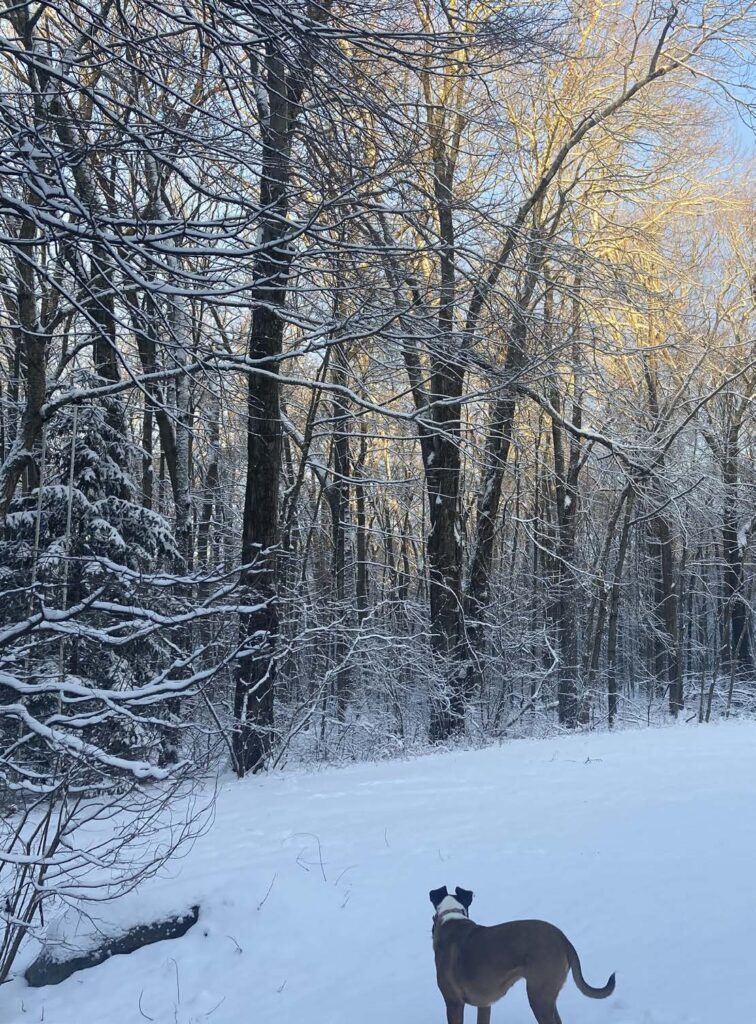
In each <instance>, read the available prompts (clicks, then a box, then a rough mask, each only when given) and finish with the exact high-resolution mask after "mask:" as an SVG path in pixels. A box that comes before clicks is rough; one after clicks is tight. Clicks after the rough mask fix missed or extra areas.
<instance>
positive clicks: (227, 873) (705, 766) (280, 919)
mask: <svg viewBox="0 0 756 1024" xmlns="http://www.w3.org/2000/svg"><path fill="white" fill-rule="evenodd" d="M755 798H756V723H748V722H739V723H736V722H733V723H723V724H720V725H709V726H698V725H694V724H690V725H677V726H673V727H669V728H663V729H646V730H637V731H629V732H624V733H617V734H608V733H593V734H587V735H575V736H566V737H559V738H556V739H549V740H538V741H533V740H520V741H516V742H511V743H506V744H504V745H502V746H499V747H495V748H489V749H485V750H477V751H458V752H452V753H439V754H433V755H429V756H426V757H420V758H416V759H414V760H411V761H391V762H384V763H380V764H366V765H357V766H353V767H349V768H342V769H333V768H332V769H327V770H323V771H321V772H314V773H296V772H291V773H281V774H274V775H271V776H268V777H264V778H250V779H246V780H245V781H243V782H237V781H234V780H231V779H228V780H226V781H225V782H224V783H223V785H222V786H221V789H220V793H219V796H218V803H217V813H216V818H215V822H214V825H213V827H212V828H211V830H210V831H209V832H208V833H207V834H206V835H204V836H203V837H202V838H201V839H199V840H198V841H197V843H196V845H195V846H194V848H193V849H192V851H191V852H190V853H189V854H188V855H187V856H186V857H184V858H183V859H180V860H178V861H177V862H175V863H173V864H172V865H171V866H170V867H169V869H168V870H167V871H166V872H165V873H164V876H163V877H160V878H153V879H151V880H149V881H148V882H146V883H145V884H144V886H143V887H142V888H141V889H140V890H139V892H138V894H134V895H132V896H130V897H128V898H127V899H126V900H122V901H117V902H114V903H112V904H110V903H106V904H103V905H99V906H97V907H95V908H94V913H95V915H96V916H99V917H101V918H102V919H103V927H104V928H106V929H107V930H111V929H112V928H113V927H114V923H118V922H128V923H135V922H134V918H135V917H136V918H138V917H140V915H141V916H142V917H143V919H144V920H149V919H150V917H151V916H152V915H154V914H155V913H156V912H158V911H159V912H160V913H162V912H163V911H164V910H166V909H170V908H174V909H177V910H180V909H183V908H185V907H186V906H188V905H190V904H191V903H194V902H197V903H199V904H200V905H201V912H200V919H199V922H198V924H197V925H195V926H194V927H193V928H192V929H191V930H190V931H189V932H188V933H187V935H185V936H184V937H183V938H181V939H178V940H175V941H170V942H163V943H157V944H155V945H153V946H149V947H146V948H144V949H142V950H139V951H138V952H136V953H133V954H131V955H129V956H118V957H114V958H113V959H111V960H110V961H108V962H107V963H105V964H102V965H101V966H98V967H95V968H92V969H90V970H87V971H83V972H80V973H78V974H75V975H74V976H73V977H71V978H70V979H68V980H67V981H65V982H63V983H62V984H60V985H58V986H55V987H51V988H48V989H30V988H28V987H27V986H26V985H25V983H24V982H23V980H21V979H20V978H16V979H14V980H13V981H12V982H10V983H9V984H7V985H5V986H3V987H2V988H0V1017H2V1019H3V1020H4V1021H5V1022H6V1024H36V1022H38V1021H42V1020H44V1021H45V1022H47V1024H78V1022H79V1021H82V1020H84V1021H97V1022H99V1021H107V1022H108V1024H140V1022H141V1021H143V1020H145V1019H148V1020H152V1021H155V1022H158V1024H171V1022H174V1024H199V1022H204V1021H208V1022H210V1024H240V1022H249V1024H257V1022H258V1021H281V1022H282V1024H294V1022H296V1021H307V1022H308V1024H354V1022H355V1021H359V1022H361V1024H385V1022H386V1021H387V1020H398V1021H413V1022H416V1024H433V1022H435V1024H442V1021H443V1020H444V1009H443V1003H442V1000H441V997H440V995H439V993H438V991H437V988H436V983H435V974H434V968H433V955H432V950H431V938H430V929H431V920H432V915H433V908H432V906H431V904H430V901H429V898H428V892H429V890H430V889H432V888H437V887H439V886H442V885H446V886H448V887H449V888H450V889H451V890H452V891H453V888H454V886H457V885H459V886H462V887H463V888H469V889H472V890H474V892H475V899H474V901H473V904H472V907H471V910H470V916H471V917H472V918H473V919H474V920H477V921H479V922H481V923H484V924H493V923H497V922H499V921H503V920H507V919H513V918H519V917H542V918H545V919H547V920H550V921H552V922H553V923H554V924H556V925H558V926H559V927H561V928H563V929H564V930H565V931H566V933H567V935H568V936H569V938H570V939H571V940H572V942H573V943H574V944H575V946H576V948H577V950H578V953H579V955H580V958H581V960H582V965H583V973H584V974H585V977H586V979H587V980H588V981H589V982H590V983H591V984H594V985H602V984H603V983H604V981H605V980H606V978H607V977H608V976H609V974H610V973H611V972H612V971H615V970H616V972H617V989H616V992H615V994H614V995H613V996H612V997H610V998H609V999H608V1000H603V1001H593V1000H588V999H586V998H585V997H583V996H581V995H580V994H579V993H578V991H577V989H576V988H575V986H574V984H573V982H572V981H571V980H569V979H568V981H567V985H566V986H565V989H564V991H563V993H562V995H561V997H560V1001H559V1008H560V1012H561V1015H562V1018H563V1020H564V1022H565V1024H578V1022H580V1024H599V1022H601V1024H720V1022H728V1021H732V1022H734V1021H749V1020H753V983H752V979H751V974H752V971H751V964H750V959H751V956H752V953H753V950H754V949H755V948H756V915H754V912H753V908H754V906H756V872H754V870H753V850H754V848H756V814H754V808H755V806H756V804H755ZM35 951H36V950H35V949H32V948H31V944H30V948H29V949H28V950H27V951H26V953H25V956H24V957H22V960H23V961H24V962H23V963H21V964H19V966H20V967H21V968H22V969H23V968H24V967H25V966H26V963H28V962H29V961H30V960H31V959H32V957H33V955H34V953H35ZM467 1019H468V1021H472V1020H474V1011H473V1010H472V1009H468V1011H467ZM493 1020H494V1024H495V1022H496V1021H501V1022H502V1024H504V1022H506V1024H532V1020H533V1018H532V1015H531V1014H530V1010H529V1009H528V1006H527V1002H526V999H525V995H524V990H523V988H522V985H521V984H520V985H518V986H516V987H515V988H514V989H513V990H512V991H511V992H510V993H509V994H508V995H507V996H506V997H505V999H504V1001H503V1004H500V1005H498V1006H497V1007H495V1008H494V1011H493Z"/></svg>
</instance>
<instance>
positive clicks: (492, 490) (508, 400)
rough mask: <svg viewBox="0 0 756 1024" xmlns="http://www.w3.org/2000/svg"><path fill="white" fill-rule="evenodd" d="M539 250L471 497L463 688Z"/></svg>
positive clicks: (480, 637)
mask: <svg viewBox="0 0 756 1024" xmlns="http://www.w3.org/2000/svg"><path fill="white" fill-rule="evenodd" d="M543 262H544V248H543V245H542V243H540V242H536V243H535V244H534V245H533V246H531V258H530V267H529V269H528V272H527V274H526V277H525V281H524V285H523V288H522V290H521V292H520V294H519V295H518V297H517V303H516V307H515V314H514V316H513V318H512V323H511V325H510V329H509V344H508V345H507V354H506V357H505V359H504V366H503V368H502V375H503V378H504V381H505V386H504V387H503V388H502V390H501V392H500V394H499V397H498V398H497V400H496V403H495V405H494V409H493V413H492V415H491V423H490V426H489V428H488V433H487V436H486V444H485V455H484V462H483V473H482V477H481V483H480V493H479V495H478V501H477V517H476V520H475V535H474V538H473V542H472V555H471V558H470V569H469V573H468V581H467V588H466V592H465V622H466V625H467V640H468V643H469V645H470V648H471V657H470V663H469V669H468V679H467V689H468V692H471V691H472V690H474V689H476V688H479V687H480V685H481V683H482V671H481V670H482V665H483V663H484V659H485V653H486V628H485V615H486V609H487V607H488V604H489V600H490V576H491V566H492V563H493V555H494V545H495V538H496V526H497V519H498V512H499V503H500V501H501V490H502V484H503V481H504V469H505V467H506V464H507V459H508V458H509V449H510V446H511V443H512V427H513V424H514V418H515V411H516V409H517V395H516V390H515V385H516V382H517V377H518V375H519V373H520V372H521V371H522V368H523V366H524V364H525V359H526V342H527V334H528V317H529V313H530V308H531V303H532V299H533V293H534V291H535V287H536V284H537V282H538V278H539V274H540V272H541V271H542V269H543Z"/></svg>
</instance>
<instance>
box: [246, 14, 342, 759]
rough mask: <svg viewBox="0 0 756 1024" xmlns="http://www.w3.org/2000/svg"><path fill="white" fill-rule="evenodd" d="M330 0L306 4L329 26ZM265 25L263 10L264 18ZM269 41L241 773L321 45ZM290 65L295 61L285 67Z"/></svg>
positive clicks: (265, 608)
mask: <svg viewBox="0 0 756 1024" xmlns="http://www.w3.org/2000/svg"><path fill="white" fill-rule="evenodd" d="M330 8H331V3H330V2H329V0H324V2H323V3H321V4H319V5H318V6H313V7H312V8H310V9H309V11H308V14H309V16H310V17H311V19H312V20H313V21H314V22H315V21H317V22H320V23H322V22H325V21H327V20H328V18H329V15H330ZM260 20H261V22H263V23H264V22H265V15H261V16H260ZM270 28H271V31H270V33H269V35H267V37H266V41H265V56H264V61H263V64H264V67H263V68H261V71H263V72H264V80H261V81H260V83H259V89H258V108H259V114H260V119H261V122H262V125H261V127H262V159H261V167H260V209H261V210H262V211H264V215H263V218H262V228H261V232H260V239H259V241H260V247H259V250H258V254H257V256H256V258H255V263H254V266H253V271H252V278H253V282H254V284H253V288H252V294H251V300H252V303H253V313H252V327H251V330H250V335H249V345H248V355H249V359H250V361H251V362H252V363H253V364H261V365H262V366H263V367H264V369H265V373H259V374H256V373H254V371H252V372H250V373H249V374H248V375H247V466H246V487H245V494H244V519H243V524H242V562H243V564H244V566H245V569H244V580H243V582H244V584H245V587H246V590H247V593H248V594H249V595H250V603H251V604H252V603H254V604H256V608H255V610H254V611H248V612H245V613H243V614H242V615H240V617H239V630H240V642H241V653H240V656H239V658H238V659H237V664H236V684H235V689H234V718H235V721H236V729H235V732H234V740H233V751H234V760H235V762H236V763H235V768H236V771H237V773H238V774H239V775H240V776H241V775H245V774H246V773H247V772H249V771H259V770H260V769H261V768H263V767H264V765H265V762H266V760H267V758H268V755H269V753H270V751H271V747H272V742H273V724H274V723H273V698H274V688H275V677H276V644H277V640H278V628H279V621H278V607H277V604H276V589H277V588H276V559H275V551H274V550H273V549H274V548H275V545H276V542H277V540H278V525H279V524H278V505H279V493H278V491H279V481H280V477H281V452H282V443H281V409H280V387H281V385H280V380H279V363H278V359H279V357H280V355H281V352H282V350H283V335H284V323H285V320H284V310H285V306H286V299H287V290H288V282H289V272H290V269H291V261H292V258H293V248H292V245H291V242H290V240H289V230H290V229H289V225H288V221H287V218H288V214H289V201H290V195H289V183H290V177H291V146H292V142H293V132H294V129H295V127H296V124H297V122H298V119H299V115H300V101H301V98H302V94H303V92H304V89H305V86H306V83H307V78H308V76H309V73H310V71H311V70H312V67H313V65H314V63H315V56H316V45H317V44H316V42H314V41H313V40H311V39H310V36H309V34H304V36H303V39H302V40H301V41H300V49H299V52H298V54H297V55H296V57H292V56H291V54H286V51H285V47H286V46H287V43H286V41H285V40H284V39H282V38H281V36H280V35H279V34H278V33H276V32H275V25H271V26H270ZM287 61H289V63H288V64H287Z"/></svg>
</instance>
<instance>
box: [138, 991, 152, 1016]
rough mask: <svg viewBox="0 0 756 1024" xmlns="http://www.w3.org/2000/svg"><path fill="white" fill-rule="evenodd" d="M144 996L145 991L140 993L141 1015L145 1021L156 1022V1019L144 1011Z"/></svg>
mask: <svg viewBox="0 0 756 1024" xmlns="http://www.w3.org/2000/svg"><path fill="white" fill-rule="evenodd" d="M143 995H144V989H142V990H141V991H140V993H139V1012H140V1013H141V1015H142V1016H143V1017H144V1019H145V1020H154V1019H155V1018H154V1017H150V1015H149V1014H147V1013H145V1012H144V1010H143V1009H142V996H143Z"/></svg>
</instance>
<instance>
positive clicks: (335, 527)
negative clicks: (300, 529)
mask: <svg viewBox="0 0 756 1024" xmlns="http://www.w3.org/2000/svg"><path fill="white" fill-rule="evenodd" d="M334 348H335V352H334V356H333V359H332V365H333V369H332V379H333V382H334V384H336V385H337V386H338V387H346V382H347V375H346V370H347V363H346V353H345V352H344V347H343V345H342V344H341V343H336V344H335V346H334ZM332 415H333V454H332V463H333V473H332V480H331V482H330V484H329V485H328V486H327V487H326V489H325V497H326V500H327V501H328V507H329V509H330V512H331V537H332V543H333V556H332V563H331V577H332V591H333V598H334V613H335V615H336V623H335V635H334V643H333V648H334V659H335V662H336V665H337V672H336V707H337V712H338V716H339V719H340V720H342V721H343V720H344V717H345V715H346V709H347V704H348V702H349V698H350V695H351V688H352V682H351V673H350V671H349V668H348V667H347V666H346V664H345V662H346V654H347V640H346V635H345V629H346V625H347V623H346V617H347V615H348V609H347V604H346V535H347V529H346V528H347V516H348V514H349V506H350V494H349V492H350V486H349V408H348V406H347V404H346V402H345V401H344V400H343V399H342V398H341V396H340V394H339V393H338V392H337V393H336V398H334V401H333V412H332Z"/></svg>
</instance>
